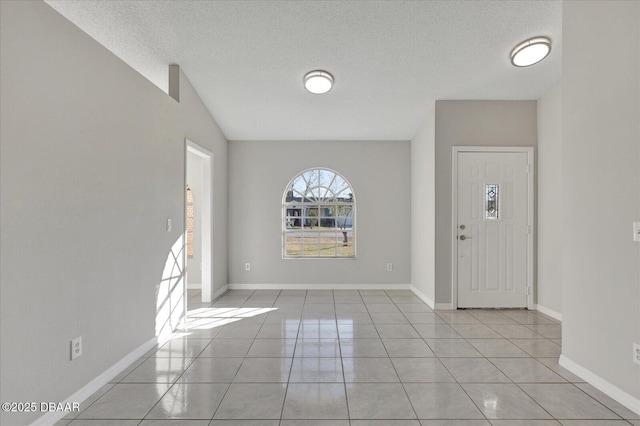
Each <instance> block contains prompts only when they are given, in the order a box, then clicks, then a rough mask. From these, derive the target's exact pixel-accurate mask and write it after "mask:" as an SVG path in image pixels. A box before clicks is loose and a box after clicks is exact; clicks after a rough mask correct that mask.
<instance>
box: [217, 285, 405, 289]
mask: <svg viewBox="0 0 640 426" xmlns="http://www.w3.org/2000/svg"><path fill="white" fill-rule="evenodd" d="M229 289H230V290H410V289H411V284H229Z"/></svg>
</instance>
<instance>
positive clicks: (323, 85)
mask: <svg viewBox="0 0 640 426" xmlns="http://www.w3.org/2000/svg"><path fill="white" fill-rule="evenodd" d="M331 86H333V76H332V75H331V74H329V73H328V72H326V71H320V70H317V71H310V72H308V73H307V74H306V75H305V76H304V88H305V89H307V90H308V91H309V92H311V93H313V94H314V95H321V94H323V93H327V92H328V91H329V90H331Z"/></svg>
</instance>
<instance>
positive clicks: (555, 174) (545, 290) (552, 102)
mask: <svg viewBox="0 0 640 426" xmlns="http://www.w3.org/2000/svg"><path fill="white" fill-rule="evenodd" d="M537 195H538V227H537V228H538V251H537V253H538V280H537V293H536V301H537V302H536V303H537V304H538V306H539V309H541V310H543V311H544V309H545V308H547V309H548V310H547V311H546V312H547V313H549V314H554V313H555V314H559V315H561V314H562V220H560V218H561V217H562V205H563V197H562V83H558V84H556V85H555V86H554V87H552V88H551V89H550V90H549V91H548V92H547V93H546V94H545V95H544V96H543V97H541V98H540V99H538V194H537ZM549 310H550V311H549ZM555 314H554V316H556V317H558V315H555Z"/></svg>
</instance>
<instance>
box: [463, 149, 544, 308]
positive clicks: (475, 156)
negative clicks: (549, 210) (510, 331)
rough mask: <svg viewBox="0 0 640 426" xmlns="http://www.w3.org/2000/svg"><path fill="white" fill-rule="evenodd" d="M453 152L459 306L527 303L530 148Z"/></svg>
mask: <svg viewBox="0 0 640 426" xmlns="http://www.w3.org/2000/svg"><path fill="white" fill-rule="evenodd" d="M454 154H455V155H457V228H456V231H457V232H456V234H457V235H455V237H454V238H456V240H455V241H454V244H456V245H457V265H454V268H456V266H457V281H458V282H457V289H458V307H460V308H526V307H527V301H528V292H527V287H528V281H529V262H530V260H529V257H530V256H529V241H528V238H529V235H528V233H529V232H530V228H529V227H528V225H529V224H528V221H529V217H530V208H532V206H530V205H529V204H530V202H529V176H528V174H529V169H530V167H529V153H528V152H464V151H458V152H456V153H454ZM455 213H456V212H454V215H455ZM454 253H455V252H454Z"/></svg>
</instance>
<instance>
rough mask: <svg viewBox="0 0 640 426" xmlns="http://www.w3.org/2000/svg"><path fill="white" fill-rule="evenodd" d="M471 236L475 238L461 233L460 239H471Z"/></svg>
mask: <svg viewBox="0 0 640 426" xmlns="http://www.w3.org/2000/svg"><path fill="white" fill-rule="evenodd" d="M470 238H473V237H467V236H466V235H460V239H461V240H462V241H464V240H468V239H470Z"/></svg>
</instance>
